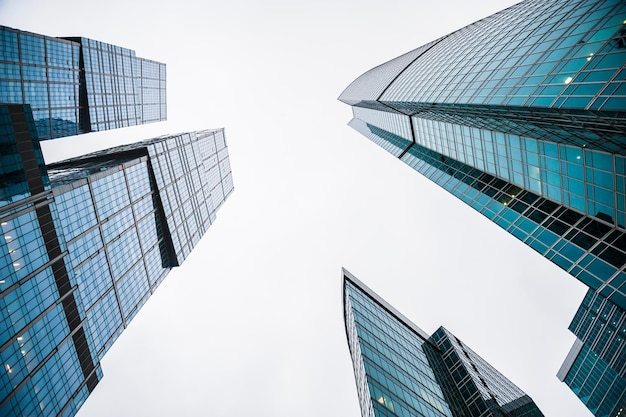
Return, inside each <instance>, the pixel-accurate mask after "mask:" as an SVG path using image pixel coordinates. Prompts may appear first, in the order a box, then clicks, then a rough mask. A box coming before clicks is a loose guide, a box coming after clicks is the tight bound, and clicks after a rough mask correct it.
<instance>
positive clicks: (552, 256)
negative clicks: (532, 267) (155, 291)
mask: <svg viewBox="0 0 626 417" xmlns="http://www.w3.org/2000/svg"><path fill="white" fill-rule="evenodd" d="M625 63H626V3H624V2H623V1H619V0H573V1H572V0H555V1H550V2H544V1H540V0H527V1H524V2H522V3H519V4H517V5H515V6H512V7H510V8H508V9H505V10H503V11H501V12H499V13H496V14H494V15H492V16H489V17H487V18H485V19H482V20H480V21H478V22H475V23H473V24H471V25H469V26H466V27H464V28H462V29H459V30H457V31H456V32H453V33H451V34H449V35H446V36H443V37H441V38H439V39H437V40H435V41H432V42H430V43H428V44H426V45H424V46H421V47H419V48H417V49H415V50H413V51H411V52H408V53H406V54H404V55H402V56H400V57H398V58H395V59H393V60H391V61H389V62H387V63H384V64H382V65H379V66H377V67H375V68H373V69H371V70H369V71H368V72H366V73H365V74H363V75H361V76H360V77H359V78H357V79H356V80H355V81H354V82H353V83H352V84H350V86H348V88H346V90H345V91H344V92H343V93H342V94H341V96H340V97H339V99H340V100H341V101H343V102H344V103H346V104H349V105H351V106H352V109H353V115H354V117H353V119H352V121H351V122H350V126H352V127H353V128H354V129H356V130H357V131H359V132H360V133H362V134H363V135H364V136H366V137H367V138H369V139H370V140H372V141H373V142H374V143H376V144H378V145H379V146H381V147H382V148H384V149H385V150H387V151H388V152H390V153H391V154H392V155H394V156H396V157H397V158H399V159H400V160H401V161H403V162H404V163H406V164H408V165H409V166H410V167H412V168H413V169H415V170H416V171H418V172H420V173H421V174H423V175H424V176H426V177H427V178H429V179H431V180H432V181H434V182H435V183H437V184H438V185H440V186H441V187H443V188H444V189H445V190H447V191H448V192H450V193H452V194H453V195H455V196H456V197H458V198H459V199H461V200H462V201H464V202H465V203H467V204H468V205H470V206H471V207H473V208H474V209H476V210H477V211H479V212H480V213H482V214H483V215H485V216H486V217H488V218H489V219H491V220H492V221H493V222H495V223H496V224H498V225H499V226H500V227H502V228H503V229H505V230H506V231H508V232H509V233H511V234H512V235H514V236H515V237H517V238H518V239H519V240H521V241H522V242H524V243H526V244H527V245H529V246H530V247H531V248H533V249H534V250H536V251H537V252H539V253H540V254H542V255H543V256H544V257H546V258H547V259H549V260H551V261H552V262H554V263H555V264H556V265H558V266H559V267H561V268H562V269H564V270H565V271H567V272H568V273H569V274H571V275H573V276H574V277H576V278H577V279H578V280H580V281H581V282H583V283H584V284H585V285H587V286H588V287H589V288H590V289H589V293H588V295H587V297H586V300H587V299H594V300H595V301H594V303H600V304H601V305H602V307H598V309H602V310H603V311H615V312H618V313H616V315H615V316H614V318H616V320H615V323H613V321H611V322H610V323H611V326H613V327H612V328H614V330H611V332H609V331H608V330H607V329H608V327H606V326H604V327H603V326H601V324H602V320H604V319H605V318H603V317H602V315H599V314H597V311H599V310H598V309H595V307H593V309H595V310H593V311H591V310H590V307H589V306H587V305H585V304H583V305H582V306H581V308H580V310H579V312H578V313H577V314H576V318H575V320H574V322H573V323H572V325H571V326H570V328H571V329H572V331H573V332H574V333H575V334H576V336H577V338H578V342H577V343H576V344H575V346H574V348H573V349H572V353H570V357H568V360H567V361H566V364H569V365H573V366H574V367H573V368H572V370H571V375H570V376H564V373H565V374H567V371H566V370H563V369H562V372H561V373H560V376H562V378H564V381H565V382H566V383H567V384H568V385H569V386H570V387H571V388H572V390H573V391H574V392H575V393H576V394H577V395H578V396H579V397H580V398H581V400H582V401H583V402H585V404H587V406H588V408H589V409H590V410H591V411H592V412H593V413H595V414H596V415H598V416H604V415H609V416H611V417H614V416H615V415H616V413H618V412H619V410H620V409H621V407H623V406H624V405H625V404H626V382H625V377H626V375H625V373H624V368H623V366H617V367H615V364H616V363H619V364H620V365H622V364H623V363H624V361H623V357H624V356H623V351H624V338H625V337H626V322H625V321H624V318H623V317H624V309H626V271H625V267H626V236H625V231H626V229H625V224H626V156H625V155H626V65H625ZM596 310H597V311H596ZM618 317H620V319H619V320H617V318H618ZM583 319H584V320H586V321H584V322H581V323H579V321H580V320H583ZM599 338H603V339H602V340H599ZM605 339H606V340H605ZM581 343H582V345H584V346H585V348H584V349H581V348H580V346H582V345H580V344H581ZM579 345H580V346H579ZM577 346H578V348H577ZM607 349H609V350H610V352H608V351H607ZM576 352H577V353H576ZM587 352H594V354H597V355H599V356H598V359H597V361H596V362H595V363H594V366H593V369H596V370H597V372H593V373H590V372H589V369H590V368H589V367H587V366H582V365H581V363H582V362H585V361H587V360H586V359H584V358H583V356H584V355H586V354H587ZM572 355H574V356H576V355H578V357H579V360H578V361H576V360H573V358H572V357H571V356H572ZM615 355H617V356H615ZM614 357H617V358H622V361H621V362H616V361H614V360H613V359H611V358H614ZM600 369H602V371H600ZM609 370H610V371H609ZM585 373H586V374H587V375H586V376H585V377H584V378H583V376H582V375H583V374H585ZM574 374H576V375H578V376H577V377H574V376H573V375H574ZM605 378H606V379H605ZM582 379H584V381H582ZM581 384H583V385H584V386H585V387H586V388H585V389H584V390H583V389H581ZM589 390H590V391H589ZM607 390H609V391H611V392H612V394H611V395H604V394H605V393H606V392H607ZM589 392H592V394H589ZM594 393H595V394H594ZM599 397H602V398H599ZM610 398H612V399H613V400H614V399H617V400H615V401H613V400H610ZM598 401H600V402H598ZM600 403H601V404H602V405H600ZM607 410H609V411H607Z"/></svg>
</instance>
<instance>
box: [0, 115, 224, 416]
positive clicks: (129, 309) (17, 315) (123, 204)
mask: <svg viewBox="0 0 626 417" xmlns="http://www.w3.org/2000/svg"><path fill="white" fill-rule="evenodd" d="M36 131H37V129H36V127H35V121H34V120H33V117H32V113H31V112H30V109H29V106H26V105H12V106H5V105H3V106H0V144H2V147H3V149H4V151H6V153H5V152H4V151H3V153H2V158H3V161H2V162H3V163H2V164H1V169H2V171H0V178H1V179H2V182H1V185H2V188H1V189H0V228H1V229H2V236H1V237H0V271H1V273H2V279H1V280H0V311H1V314H0V319H1V320H2V325H1V326H0V359H1V361H2V369H0V415H2V416H7V417H8V416H16V417H17V416H72V415H74V414H75V413H76V412H77V410H78V409H79V408H80V406H81V405H82V404H83V402H84V401H85V399H86V398H87V396H88V395H89V393H90V392H91V391H93V389H94V388H95V386H96V385H97V383H98V381H99V380H100V379H101V378H102V376H103V374H102V371H101V368H100V360H101V359H102V357H103V356H104V354H105V353H106V352H107V350H108V349H109V348H110V346H111V345H112V344H113V342H114V341H115V340H116V339H117V337H118V336H119V335H120V333H121V332H122V331H123V330H124V328H126V326H128V324H129V322H130V321H131V320H132V318H133V317H134V316H135V315H136V314H137V312H138V311H139V309H140V308H141V306H142V305H143V304H144V303H145V302H146V300H147V299H148V298H149V297H150V295H151V294H152V293H153V292H154V290H155V289H156V288H157V287H158V285H159V284H160V283H161V282H162V280H163V279H164V278H165V276H166V275H167V274H168V272H169V271H170V270H171V269H172V268H173V267H175V266H178V265H180V264H181V263H182V262H183V261H184V259H185V258H186V257H187V256H188V255H189V253H190V251H191V250H192V249H193V247H194V245H195V244H196V243H197V242H198V241H199V239H200V238H201V237H202V235H203V234H204V233H205V232H206V230H207V229H208V228H209V226H210V225H211V224H212V222H213V221H214V220H215V213H216V211H217V210H218V209H219V207H220V206H221V205H222V203H223V202H224V201H225V199H226V198H227V197H228V196H229V195H230V193H231V192H232V191H233V183H232V174H231V171H230V163H229V157H228V148H227V147H226V142H225V137H224V131H223V129H218V130H204V131H198V132H191V133H184V134H179V135H170V136H163V137H160V138H155V139H152V140H148V141H144V142H139V143H135V144H132V145H126V146H121V147H117V148H112V149H108V150H105V151H100V152H96V153H92V154H89V155H84V156H82V157H79V158H74V159H70V160H66V161H63V162H59V163H55V164H50V165H48V166H45V165H44V163H43V158H42V157H41V151H40V148H39V143H38V141H37V139H36Z"/></svg>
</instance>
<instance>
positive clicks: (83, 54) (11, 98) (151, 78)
mask: <svg viewBox="0 0 626 417" xmlns="http://www.w3.org/2000/svg"><path fill="white" fill-rule="evenodd" d="M0 103H5V104H15V103H23V104H30V106H31V109H32V112H33V119H34V121H35V126H36V128H37V133H38V137H39V140H46V139H52V138H57V137H62V136H69V135H77V134H80V133H87V132H96V131H101V130H108V129H115V128H118V127H125V126H134V125H139V124H142V123H150V122H156V121H161V120H166V118H167V113H166V96H165V64H162V63H159V62H155V61H151V60H148V59H144V58H139V57H137V56H136V55H135V51H133V50H130V49H125V48H121V47H119V46H115V45H110V44H106V43H103V42H98V41H95V40H92V39H87V38H82V37H77V38H54V37H49V36H44V35H38V34H35V33H30V32H24V31H20V30H16V29H12V28H8V27H4V26H0Z"/></svg>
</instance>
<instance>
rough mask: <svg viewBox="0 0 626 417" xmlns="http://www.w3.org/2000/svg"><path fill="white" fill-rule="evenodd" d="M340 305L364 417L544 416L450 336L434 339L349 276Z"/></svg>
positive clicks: (439, 334)
mask: <svg viewBox="0 0 626 417" xmlns="http://www.w3.org/2000/svg"><path fill="white" fill-rule="evenodd" d="M343 303H344V321H345V325H346V335H347V338H348V345H349V347H350V355H351V357H352V364H353V367H354V375H355V379H356V383H357V391H358V395H359V402H360V405H361V415H362V416H363V417H373V416H403V417H405V416H406V417H408V416H432V417H437V416H448V417H460V416H472V417H478V416H483V417H486V416H517V417H522V416H524V417H538V416H543V414H542V413H541V411H539V409H538V408H537V406H536V405H535V403H534V402H533V401H532V399H531V398H530V397H529V396H528V395H526V394H525V393H524V392H523V391H522V390H520V389H519V388H518V387H517V386H516V385H514V384H513V383H512V382H511V381H509V380H508V379H507V378H506V377H505V376H504V375H502V374H501V373H499V372H498V371H497V370H496V369H494V368H493V367H492V366H491V365H489V364H488V363H487V362H486V361H485V360H484V359H482V358H481V357H480V356H478V355H477V354H476V353H475V352H474V351H472V350H471V349H470V348H469V347H467V346H466V345H465V344H464V343H463V342H461V341H460V340H459V339H458V338H457V337H456V336H454V335H453V334H452V333H450V332H449V331H448V330H446V329H445V328H443V327H440V328H439V329H438V330H437V331H436V332H435V333H434V334H433V335H432V336H430V337H429V336H428V335H427V334H426V333H425V332H424V331H423V330H421V329H420V328H419V327H417V326H416V325H415V324H413V323H412V322H411V321H410V320H408V319H407V318H406V317H404V316H403V315H402V314H401V313H399V312H398V311H397V310H396V309H394V308H393V307H392V306H390V305H389V304H388V303H387V302H386V301H384V300H383V299H382V298H380V297H379V296H378V295H377V294H376V293H374V292H373V291H372V290H371V289H369V288H368V287H367V286H366V285H365V284H363V283H362V282H361V281H359V280H358V279H357V278H356V277H354V276H353V275H352V274H350V273H349V272H348V271H346V270H343Z"/></svg>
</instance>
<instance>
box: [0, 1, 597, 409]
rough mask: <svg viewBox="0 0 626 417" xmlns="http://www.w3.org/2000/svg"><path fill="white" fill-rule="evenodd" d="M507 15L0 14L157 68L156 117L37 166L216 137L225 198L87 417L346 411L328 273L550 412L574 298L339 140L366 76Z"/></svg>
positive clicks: (260, 8)
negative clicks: (441, 335)
mask: <svg viewBox="0 0 626 417" xmlns="http://www.w3.org/2000/svg"><path fill="white" fill-rule="evenodd" d="M515 2H516V1H514V0H513V1H509V0H491V1H467V0H438V1H409V0H388V1H386V2H381V1H371V0H344V1H340V0H336V1H330V0H318V1H310V2H299V1H293V0H292V1H288V0H269V1H263V2H261V1H251V0H234V1H228V2H226V1H214V0H207V1H200V0H198V1H192V0H188V1H182V0H179V1H165V0H152V1H147V0H146V1H131V0H108V1H101V0H99V1H94V0H56V1H50V0H0V24H3V25H7V26H11V27H14V28H18V29H22V30H28V31H32V32H37V33H42V34H46V35H50V36H85V37H90V38H93V39H97V40H100V41H104V42H108V43H113V44H116V45H120V46H124V47H127V48H131V49H135V50H136V52H137V55H138V56H141V57H144V58H149V59H154V60H158V61H161V62H165V63H167V96H168V118H169V120H168V121H167V122H163V123H156V124H152V125H146V126H139V127H133V128H127V129H118V130H116V131H109V132H102V133H96V134H89V135H81V136H76V137H74V138H64V139H59V140H56V141H52V142H47V143H44V152H45V157H46V160H47V161H48V162H52V161H54V160H58V159H61V158H65V157H69V156H74V155H77V154H80V153H85V152H87V151H92V150H95V149H101V148H106V147H110V146H113V145H116V144H120V143H128V142H134V141H137V140H140V139H146V138H150V137H154V136H159V135H161V134H165V133H175V132H181V131H190V130H198V129H203V128H213V127H225V128H226V137H227V142H228V145H229V150H230V157H231V165H232V169H233V177H234V182H235V192H234V193H233V194H232V196H231V197H230V198H229V200H228V201H227V202H226V204H224V206H223V207H222V208H221V210H220V211H219V212H218V216H217V221H216V223H215V224H214V225H213V226H212V227H211V229H210V230H209V231H208V232H207V234H206V235H205V237H204V238H203V240H202V241H201V242H200V244H199V245H198V246H197V247H196V249H195V250H194V252H193V253H192V255H191V256H190V257H189V258H188V259H187V261H186V262H185V264H184V265H183V266H182V267H180V268H178V269H177V270H175V271H173V272H172V273H170V275H169V277H168V278H167V279H166V280H165V281H164V283H163V284H162V285H161V287H160V288H159V290H158V291H157V292H156V293H155V295H154V296H153V297H152V298H151V299H150V300H149V301H148V303H147V304H146V305H145V307H144V308H143V309H142V310H141V312H140V313H139V314H138V315H137V316H136V318H135V319H134V321H133V322H132V323H131V325H130V326H129V328H128V329H127V330H126V331H125V332H124V333H123V334H122V336H121V337H120V338H119V339H118V341H117V342H116V344H115V345H114V346H113V348H112V349H111V350H110V351H109V353H108V355H107V357H106V358H105V359H104V360H103V362H102V367H103V370H104V379H103V380H102V381H101V382H100V384H99V385H98V387H97V388H96V390H95V391H94V392H93V394H92V395H91V396H90V398H89V399H88V400H87V402H86V403H85V405H84V406H83V408H82V409H81V412H80V413H79V416H80V417H89V416H172V415H178V416H259V417H262V416H289V417H291V416H320V415H322V416H338V417H339V416H341V417H346V416H355V417H356V416H358V415H360V411H359V406H358V401H357V393H356V389H355V383H354V376H353V373H352V366H351V363H350V358H349V353H348V346H347V343H346V337H345V333H344V327H343V317H342V302H341V285H340V284H341V267H342V266H344V267H346V268H347V269H348V270H350V271H351V272H352V273H353V274H355V275H356V276H357V277H358V278H359V279H361V280H362V281H364V282H365V283H366V284H367V285H369V286H370V287H371V288H372V289H373V290H375V291H377V292H378V293H379V294H380V295H381V296H382V297H383V298H385V299H386V300H387V301H389V303H391V304H392V305H394V306H395V307H396V308H397V309H398V310H399V311H401V312H402V313H403V314H405V315H406V316H407V317H409V318H410V319H412V320H413V321H414V322H415V323H416V324H418V325H419V326H420V327H422V328H423V329H424V330H425V331H426V332H428V333H432V332H433V331H435V330H436V329H437V327H438V326H440V325H444V326H446V327H447V328H448V329H449V330H450V331H452V332H453V333H455V334H456V335H457V336H458V337H459V338H460V339H462V340H463V341H464V342H465V343H467V344H468V345H469V346H470V347H471V348H472V349H473V350H475V351H476V352H477V353H478V354H480V355H481V356H483V357H484V358H485V359H486V360H487V361H489V362H490V363H491V364H492V365H494V366H495V367H496V368H498V369H499V370H500V371H501V372H502V373H503V374H505V375H506V376H507V377H508V378H509V379H511V380H512V381H513V382H514V383H516V384H517V385H519V386H520V387H521V388H522V389H523V390H525V391H526V392H527V393H528V394H529V395H530V396H532V397H533V398H534V399H535V401H536V403H537V404H538V405H539V407H540V408H541V409H542V410H543V412H544V414H545V415H546V416H557V417H558V416H561V417H571V416H590V415H591V414H590V413H589V412H588V411H587V409H586V408H585V407H584V406H583V405H582V403H580V401H579V400H578V399H577V398H576V396H575V395H574V394H573V393H572V392H571V391H570V390H569V388H567V386H566V385H565V384H563V383H561V382H559V381H558V379H557V378H556V376H555V375H556V372H557V371H558V369H559V367H560V365H561V363H562V361H563V359H564V358H565V356H566V355H567V353H568V351H569V348H570V347H571V345H572V343H573V341H574V336H573V335H572V334H571V333H569V331H568V330H567V326H568V325H569V323H570V321H571V319H572V318H573V316H574V313H575V311H576V308H577V307H578V305H579V303H580V301H581V300H582V297H583V295H584V293H585V288H586V287H584V286H583V285H582V284H580V283H578V282H577V281H576V280H575V279H574V278H572V277H570V276H569V275H567V274H566V273H564V272H562V271H561V270H560V269H558V268H557V267H556V266H554V265H553V264H551V263H549V262H548V261H546V260H544V259H543V258H542V257H541V256H540V255H538V254H536V253H535V252H534V251H532V250H531V249H530V248H528V247H526V246H525V245H524V244H522V243H521V242H519V241H517V240H516V239H515V238H514V237H512V236H510V235H508V234H507V233H506V232H504V231H503V230H501V229H500V228H499V227H498V226H496V225H494V224H493V223H491V222H490V221H489V220H487V219H486V218H484V217H482V216H481V215H480V214H478V213H477V212H475V211H473V210H472V209H471V208H469V207H468V206H465V205H464V204H463V203H461V202H459V201H458V200H457V199H456V198H455V197H453V196H451V195H449V194H448V193H447V192H445V191H443V190H442V189H440V188H439V187H438V186H436V185H434V184H432V183H431V182H429V181H428V180H426V179H424V178H423V177H421V176H420V175H419V174H418V173H417V172H415V171H413V170H412V169H410V168H409V167H407V166H405V165H404V164H403V163H401V162H399V161H397V160H395V158H393V157H392V156H391V155H389V154H387V153H386V152H385V151H384V150H382V149H380V148H378V147H377V146H376V145H374V144H372V143H371V142H369V141H368V140H367V139H365V138H364V137H362V136H360V135H359V134H358V133H356V132H355V131H353V130H352V129H350V128H349V127H347V126H346V123H347V122H348V121H349V120H350V117H351V111H350V108H349V107H348V106H346V105H344V104H342V103H340V102H338V101H337V100H336V98H337V96H338V95H339V94H340V93H341V92H342V91H343V89H344V88H345V87H346V86H347V85H348V84H349V83H350V82H351V81H352V80H354V79H355V78H356V77H357V76H359V75H360V74H361V73H363V72H365V71H366V70H368V69H370V68H371V67H373V66H375V65H378V64H380V63H382V62H384V61H387V60H389V59H391V58H394V57H396V56H398V55H400V54H402V53H404V52H407V51H409V50H411V49H414V48H416V47H418V46H420V45H422V44H424V43H426V42H428V41H431V40H433V39H435V38H437V37H439V36H442V35H445V34H447V33H449V32H451V31H453V30H456V29H458V28H460V27H462V26H465V25H467V24H470V23H472V22H474V21H476V20H478V19H480V18H483V17H485V16H488V15H490V14H492V13H494V12H496V11H498V10H500V9H503V8H505V7H507V6H509V5H511V4H514V3H515Z"/></svg>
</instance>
